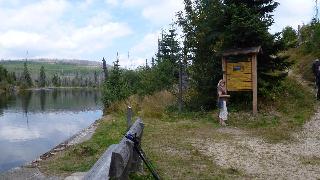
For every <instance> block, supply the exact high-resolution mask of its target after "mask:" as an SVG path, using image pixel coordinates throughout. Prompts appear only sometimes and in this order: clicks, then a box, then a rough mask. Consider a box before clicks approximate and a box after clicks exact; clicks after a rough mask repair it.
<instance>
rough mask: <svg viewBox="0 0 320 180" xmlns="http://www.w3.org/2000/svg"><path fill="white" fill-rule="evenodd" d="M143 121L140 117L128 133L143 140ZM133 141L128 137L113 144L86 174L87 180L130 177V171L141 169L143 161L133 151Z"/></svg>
mask: <svg viewBox="0 0 320 180" xmlns="http://www.w3.org/2000/svg"><path fill="white" fill-rule="evenodd" d="M143 128H144V125H143V122H142V120H141V119H140V118H139V119H137V120H136V122H135V123H134V124H133V125H132V126H131V127H130V129H129V131H128V132H127V134H132V135H134V136H136V137H137V139H138V140H139V142H141V138H142V134H143ZM133 146H134V144H133V142H132V141H131V140H129V139H127V138H126V137H124V138H122V140H121V141H120V143H119V144H117V145H111V146H110V147H109V148H108V149H107V151H106V152H105V153H104V154H103V155H102V156H101V157H100V158H99V160H98V161H97V162H96V163H95V164H94V166H93V167H92V168H91V169H90V170H89V172H88V173H87V174H86V175H85V177H84V179H85V180H100V179H128V175H129V173H130V172H133V171H135V170H139V169H141V165H142V161H141V158H140V157H139V155H138V154H137V153H136V152H135V151H133Z"/></svg>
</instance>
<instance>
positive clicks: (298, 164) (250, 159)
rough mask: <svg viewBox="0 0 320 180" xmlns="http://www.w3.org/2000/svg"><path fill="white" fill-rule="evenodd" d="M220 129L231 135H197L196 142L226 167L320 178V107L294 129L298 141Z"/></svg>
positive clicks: (260, 174) (268, 175) (257, 174)
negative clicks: (270, 139) (267, 139)
mask: <svg viewBox="0 0 320 180" xmlns="http://www.w3.org/2000/svg"><path fill="white" fill-rule="evenodd" d="M300 82H301V83H302V84H304V85H305V84H307V82H304V81H302V79H301V81H300ZM310 89H311V88H310ZM218 131H219V132H220V133H222V134H225V135H226V136H228V137H229V136H230V138H227V139H225V140H217V139H214V138H209V139H205V140H199V139H193V140H192V145H193V146H194V147H195V148H197V149H198V150H199V151H200V152H201V153H202V154H203V155H206V156H208V157H209V158H210V159H211V160H212V161H214V162H215V163H216V164H217V165H219V166H221V167H223V168H232V169H236V170H238V171H240V172H242V173H244V174H246V175H247V176H249V177H252V179H320V107H319V108H318V112H317V113H316V114H315V115H314V116H313V118H312V119H311V120H310V121H309V122H308V123H306V124H305V125H304V126H303V129H302V130H301V131H300V132H296V133H293V136H294V137H295V139H296V141H294V142H282V143H276V144H271V143H267V142H265V141H264V140H263V139H262V138H259V137H255V136H252V135H250V133H247V132H245V131H244V130H240V129H236V128H230V127H226V128H220V129H219V130H218Z"/></svg>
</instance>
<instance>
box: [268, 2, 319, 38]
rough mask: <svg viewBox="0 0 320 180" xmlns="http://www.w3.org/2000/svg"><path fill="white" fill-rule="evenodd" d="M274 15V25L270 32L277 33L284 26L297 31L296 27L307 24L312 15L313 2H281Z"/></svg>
mask: <svg viewBox="0 0 320 180" xmlns="http://www.w3.org/2000/svg"><path fill="white" fill-rule="evenodd" d="M279 3H280V5H279V6H278V8H277V9H276V11H275V13H274V19H275V24H274V25H273V26H272V27H271V32H279V31H281V30H282V29H283V28H284V27H285V26H292V27H293V28H295V29H297V27H298V25H302V23H305V24H306V23H308V22H310V21H311V18H312V16H313V13H314V9H313V8H314V1H311V0H308V1H306V0H281V1H279Z"/></svg>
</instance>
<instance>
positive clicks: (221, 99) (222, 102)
mask: <svg viewBox="0 0 320 180" xmlns="http://www.w3.org/2000/svg"><path fill="white" fill-rule="evenodd" d="M217 93H218V100H217V101H218V108H219V109H220V112H219V123H220V124H221V125H222V126H226V125H227V124H226V122H225V121H227V120H228V109H227V98H229V97H230V95H227V88H226V83H225V81H224V80H223V79H221V80H220V81H219V83H218V85H217Z"/></svg>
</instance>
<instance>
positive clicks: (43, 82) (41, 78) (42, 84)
mask: <svg viewBox="0 0 320 180" xmlns="http://www.w3.org/2000/svg"><path fill="white" fill-rule="evenodd" d="M45 86H46V73H45V71H44V67H43V66H41V68H40V75H39V87H45Z"/></svg>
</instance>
